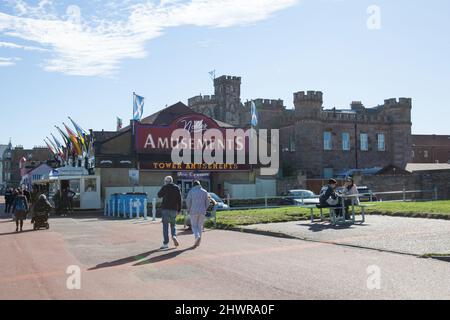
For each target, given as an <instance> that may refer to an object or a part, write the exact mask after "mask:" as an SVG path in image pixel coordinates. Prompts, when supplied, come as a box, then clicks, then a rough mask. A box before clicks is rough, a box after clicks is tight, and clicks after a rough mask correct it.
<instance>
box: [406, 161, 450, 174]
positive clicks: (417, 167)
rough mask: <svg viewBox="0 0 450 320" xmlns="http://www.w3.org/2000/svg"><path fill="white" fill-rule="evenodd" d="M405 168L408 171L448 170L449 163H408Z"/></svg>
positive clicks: (449, 168) (449, 167)
mask: <svg viewBox="0 0 450 320" xmlns="http://www.w3.org/2000/svg"><path fill="white" fill-rule="evenodd" d="M406 170H407V171H409V172H415V171H433V170H450V163H408V164H407V165H406Z"/></svg>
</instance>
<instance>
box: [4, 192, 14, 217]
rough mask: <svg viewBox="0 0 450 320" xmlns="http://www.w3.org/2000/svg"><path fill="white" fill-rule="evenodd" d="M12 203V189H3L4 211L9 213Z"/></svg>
mask: <svg viewBox="0 0 450 320" xmlns="http://www.w3.org/2000/svg"><path fill="white" fill-rule="evenodd" d="M12 203H13V190H12V189H11V188H8V189H6V191H5V213H9V212H10V211H11V207H12Z"/></svg>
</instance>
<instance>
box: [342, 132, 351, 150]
mask: <svg viewBox="0 0 450 320" xmlns="http://www.w3.org/2000/svg"><path fill="white" fill-rule="evenodd" d="M342 150H344V151H349V150H350V134H349V133H348V132H344V133H342Z"/></svg>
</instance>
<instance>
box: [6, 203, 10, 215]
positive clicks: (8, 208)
mask: <svg viewBox="0 0 450 320" xmlns="http://www.w3.org/2000/svg"><path fill="white" fill-rule="evenodd" d="M11 209H12V205H11V204H10V203H5V213H10V212H11Z"/></svg>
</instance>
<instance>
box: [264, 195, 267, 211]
mask: <svg viewBox="0 0 450 320" xmlns="http://www.w3.org/2000/svg"><path fill="white" fill-rule="evenodd" d="M264 204H265V206H266V208H267V193H266V194H265V196H264Z"/></svg>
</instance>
